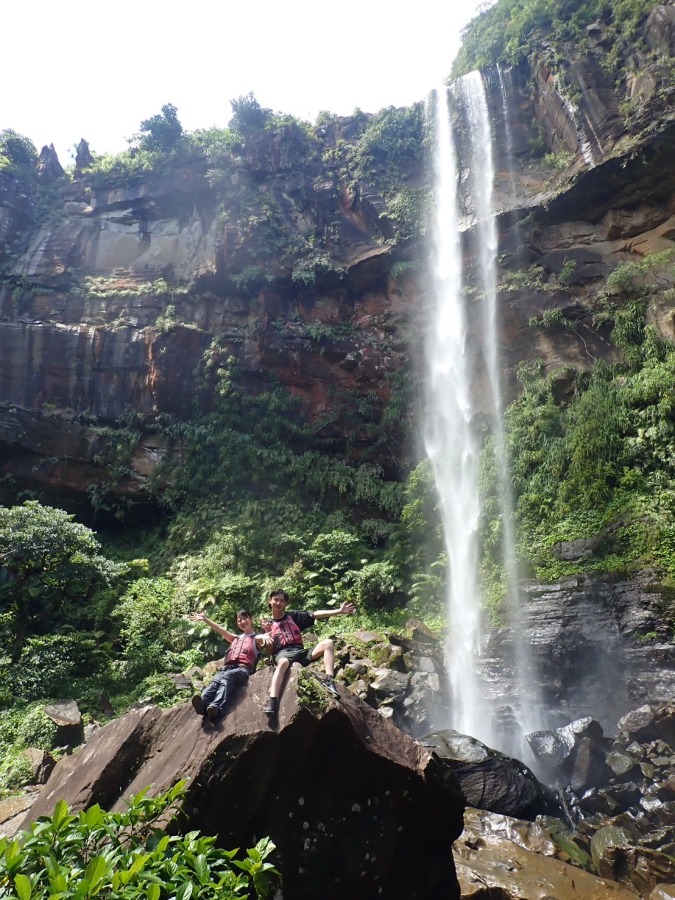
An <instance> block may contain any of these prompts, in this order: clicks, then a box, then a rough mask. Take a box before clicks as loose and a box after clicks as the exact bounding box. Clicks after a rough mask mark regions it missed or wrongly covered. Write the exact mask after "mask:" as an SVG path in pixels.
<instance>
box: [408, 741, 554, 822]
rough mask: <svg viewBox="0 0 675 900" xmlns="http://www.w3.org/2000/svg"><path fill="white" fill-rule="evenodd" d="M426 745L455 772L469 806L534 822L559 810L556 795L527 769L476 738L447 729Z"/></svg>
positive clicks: (517, 761) (425, 743)
mask: <svg viewBox="0 0 675 900" xmlns="http://www.w3.org/2000/svg"><path fill="white" fill-rule="evenodd" d="M422 743H423V744H424V746H425V747H432V748H433V750H434V752H435V753H436V755H437V756H438V757H439V758H440V759H441V760H442V761H443V764H444V765H445V766H446V767H447V769H448V770H449V771H450V772H452V774H453V775H454V777H455V778H456V779H457V781H458V782H459V787H460V790H461V791H462V793H463V794H464V797H465V798H466V802H467V803H468V804H469V806H472V807H476V808H477V809H483V810H487V811H489V812H494V813H500V814H504V815H508V816H513V817H514V818H518V819H534V818H535V817H536V816H539V815H544V814H546V813H549V812H553V811H554V810H556V808H557V803H556V800H555V798H554V797H553V795H552V794H551V793H550V792H549V791H547V790H546V788H545V787H544V786H543V785H542V784H540V782H539V781H537V779H536V778H535V776H534V774H533V773H532V772H531V771H530V770H529V769H528V768H527V766H525V765H523V763H521V762H520V761H519V760H517V759H511V758H510V757H508V756H505V755H504V754H503V753H499V752H498V751H496V750H492V749H491V748H490V747H488V746H486V745H485V744H483V743H481V741H478V740H476V738H472V737H470V736H469V735H466V734H459V733H458V732H456V731H453V730H452V729H449V728H447V729H444V730H442V731H437V732H435V733H433V734H429V735H426V736H425V737H424V738H423V740H422Z"/></svg>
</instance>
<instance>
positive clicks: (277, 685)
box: [264, 656, 290, 716]
mask: <svg viewBox="0 0 675 900" xmlns="http://www.w3.org/2000/svg"><path fill="white" fill-rule="evenodd" d="M289 666H290V660H289V659H288V657H287V656H277V658H276V660H275V663H274V675H272V683H271V684H270V694H269V697H268V698H267V705H266V706H265V710H264V712H265V715H266V716H276V714H277V712H278V711H279V696H280V695H281V688H282V687H283V683H284V679H285V677H286V672H288V667H289Z"/></svg>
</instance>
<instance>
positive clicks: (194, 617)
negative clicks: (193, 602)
mask: <svg viewBox="0 0 675 900" xmlns="http://www.w3.org/2000/svg"><path fill="white" fill-rule="evenodd" d="M188 619H189V620H190V621H191V622H206V613H203V612H191V613H190V614H189V615H188Z"/></svg>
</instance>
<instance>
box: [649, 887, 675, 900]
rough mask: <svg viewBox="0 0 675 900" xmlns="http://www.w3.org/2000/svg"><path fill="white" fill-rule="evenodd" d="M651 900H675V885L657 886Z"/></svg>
mask: <svg viewBox="0 0 675 900" xmlns="http://www.w3.org/2000/svg"><path fill="white" fill-rule="evenodd" d="M649 900H675V884H657V885H656V887H655V888H654V890H653V891H652V892H651V894H650V895H649Z"/></svg>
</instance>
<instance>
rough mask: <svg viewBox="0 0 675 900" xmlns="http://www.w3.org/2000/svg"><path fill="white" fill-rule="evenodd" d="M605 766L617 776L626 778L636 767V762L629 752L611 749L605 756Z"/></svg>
mask: <svg viewBox="0 0 675 900" xmlns="http://www.w3.org/2000/svg"><path fill="white" fill-rule="evenodd" d="M605 762H606V764H607V766H608V767H609V768H610V769H611V770H612V772H613V773H614V775H616V777H617V778H628V777H630V775H631V773H632V772H634V771H635V769H636V768H637V765H638V762H637V760H636V759H635V757H634V756H631V755H630V753H625V752H622V751H620V750H613V751H612V752H611V753H608V754H607V756H606V757H605Z"/></svg>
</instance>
